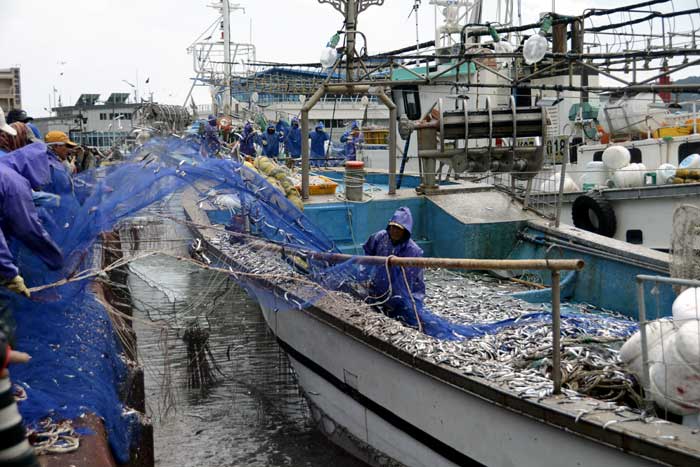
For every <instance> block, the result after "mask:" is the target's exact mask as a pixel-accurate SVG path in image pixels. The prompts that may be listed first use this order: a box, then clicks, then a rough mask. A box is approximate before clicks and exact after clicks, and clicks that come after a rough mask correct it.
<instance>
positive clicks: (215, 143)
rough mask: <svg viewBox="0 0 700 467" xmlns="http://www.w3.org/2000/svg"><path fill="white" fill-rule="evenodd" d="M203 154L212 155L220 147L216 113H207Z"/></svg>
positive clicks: (214, 154)
mask: <svg viewBox="0 0 700 467" xmlns="http://www.w3.org/2000/svg"><path fill="white" fill-rule="evenodd" d="M202 149H203V151H204V154H205V155H206V156H207V157H214V156H216V154H217V153H218V152H219V150H220V149H221V139H220V138H219V126H218V120H217V118H216V115H209V117H208V118H207V124H206V126H205V127H204V146H203V148H202Z"/></svg>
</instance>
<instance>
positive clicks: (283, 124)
mask: <svg viewBox="0 0 700 467" xmlns="http://www.w3.org/2000/svg"><path fill="white" fill-rule="evenodd" d="M275 131H276V132H277V134H278V135H279V136H280V139H281V140H282V141H284V139H285V138H286V137H287V133H289V123H287V120H285V119H284V117H281V118H280V119H279V121H278V122H277V124H276V125H275Z"/></svg>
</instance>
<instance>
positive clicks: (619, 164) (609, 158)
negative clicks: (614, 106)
mask: <svg viewBox="0 0 700 467" xmlns="http://www.w3.org/2000/svg"><path fill="white" fill-rule="evenodd" d="M631 160H632V156H631V155H630V151H629V149H627V148H626V147H624V146H609V147H608V148H607V149H605V151H603V164H605V167H607V168H608V169H610V170H619V169H621V168H623V167H626V166H628V165H629V164H630V161H631Z"/></svg>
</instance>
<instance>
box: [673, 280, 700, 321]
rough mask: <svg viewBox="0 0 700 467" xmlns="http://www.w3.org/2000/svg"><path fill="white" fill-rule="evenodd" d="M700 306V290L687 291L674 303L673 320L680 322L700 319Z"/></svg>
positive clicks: (695, 288)
mask: <svg viewBox="0 0 700 467" xmlns="http://www.w3.org/2000/svg"><path fill="white" fill-rule="evenodd" d="M699 305H700V289H699V288H697V287H693V288H690V289H686V290H685V291H684V292H683V293H682V294H680V295H679V296H678V297H676V299H675V300H674V301H673V307H672V309H671V311H672V313H673V319H675V320H679V321H680V320H686V319H700V316H699V315H700V313H699V310H700V306H699Z"/></svg>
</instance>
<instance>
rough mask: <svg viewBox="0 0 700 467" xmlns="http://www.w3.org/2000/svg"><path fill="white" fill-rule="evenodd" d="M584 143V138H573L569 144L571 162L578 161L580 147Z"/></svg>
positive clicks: (575, 162)
mask: <svg viewBox="0 0 700 467" xmlns="http://www.w3.org/2000/svg"><path fill="white" fill-rule="evenodd" d="M581 144H583V138H579V137H576V138H572V139H571V144H570V145H569V164H577V163H578V147H579V146H580V145H581Z"/></svg>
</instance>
